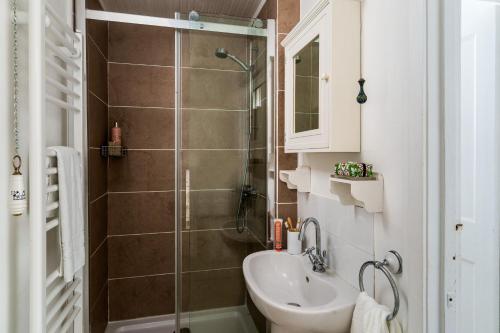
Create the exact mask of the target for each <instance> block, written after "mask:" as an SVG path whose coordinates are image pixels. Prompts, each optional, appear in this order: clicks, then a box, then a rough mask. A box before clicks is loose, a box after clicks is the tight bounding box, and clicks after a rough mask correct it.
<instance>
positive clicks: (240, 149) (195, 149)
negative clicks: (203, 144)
mask: <svg viewBox="0 0 500 333" xmlns="http://www.w3.org/2000/svg"><path fill="white" fill-rule="evenodd" d="M181 151H247V149H246V148H182V149H181Z"/></svg>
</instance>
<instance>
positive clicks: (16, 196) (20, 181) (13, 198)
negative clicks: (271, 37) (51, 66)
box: [10, 0, 28, 216]
mask: <svg viewBox="0 0 500 333" xmlns="http://www.w3.org/2000/svg"><path fill="white" fill-rule="evenodd" d="M17 47H18V42H17V4H16V0H12V63H13V67H14V68H13V96H12V121H13V126H12V127H13V135H14V143H15V154H14V157H13V158H12V166H13V167H14V172H13V173H12V175H11V177H10V211H11V214H12V215H14V216H20V215H22V214H23V213H24V211H25V210H26V207H27V206H28V203H27V200H26V190H25V188H24V177H23V174H22V173H21V166H22V159H21V156H20V155H19V147H20V145H19V127H18V126H19V124H18V90H19V83H18V54H17V51H18V50H17Z"/></svg>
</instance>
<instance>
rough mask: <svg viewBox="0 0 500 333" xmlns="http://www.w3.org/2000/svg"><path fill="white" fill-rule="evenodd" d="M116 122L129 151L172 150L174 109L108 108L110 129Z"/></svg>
mask: <svg viewBox="0 0 500 333" xmlns="http://www.w3.org/2000/svg"><path fill="white" fill-rule="evenodd" d="M115 122H118V124H119V126H120V127H121V129H122V139H123V144H124V145H125V146H127V147H128V148H131V149H174V148H175V146H174V133H175V129H174V109H163V108H158V109H156V108H153V109H150V108H127V107H110V108H109V124H110V127H111V126H113V125H114V123H115Z"/></svg>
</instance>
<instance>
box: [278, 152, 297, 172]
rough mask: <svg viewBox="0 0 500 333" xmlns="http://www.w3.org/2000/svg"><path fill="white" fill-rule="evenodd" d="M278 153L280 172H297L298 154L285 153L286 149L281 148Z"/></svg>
mask: <svg viewBox="0 0 500 333" xmlns="http://www.w3.org/2000/svg"><path fill="white" fill-rule="evenodd" d="M277 152H278V167H279V169H280V170H295V168H297V154H295V153H291V154H290V153H285V148H283V147H280V148H278V150H277Z"/></svg>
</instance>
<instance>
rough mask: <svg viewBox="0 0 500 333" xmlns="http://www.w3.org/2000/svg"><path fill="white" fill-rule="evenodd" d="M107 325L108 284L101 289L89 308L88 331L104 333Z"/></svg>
mask: <svg viewBox="0 0 500 333" xmlns="http://www.w3.org/2000/svg"><path fill="white" fill-rule="evenodd" d="M107 325H108V285H107V283H106V285H105V287H104V288H103V289H102V290H101V293H100V294H99V298H98V300H97V302H96V304H95V305H94V307H93V308H92V309H90V332H92V333H104V332H105V331H106V326H107Z"/></svg>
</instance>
